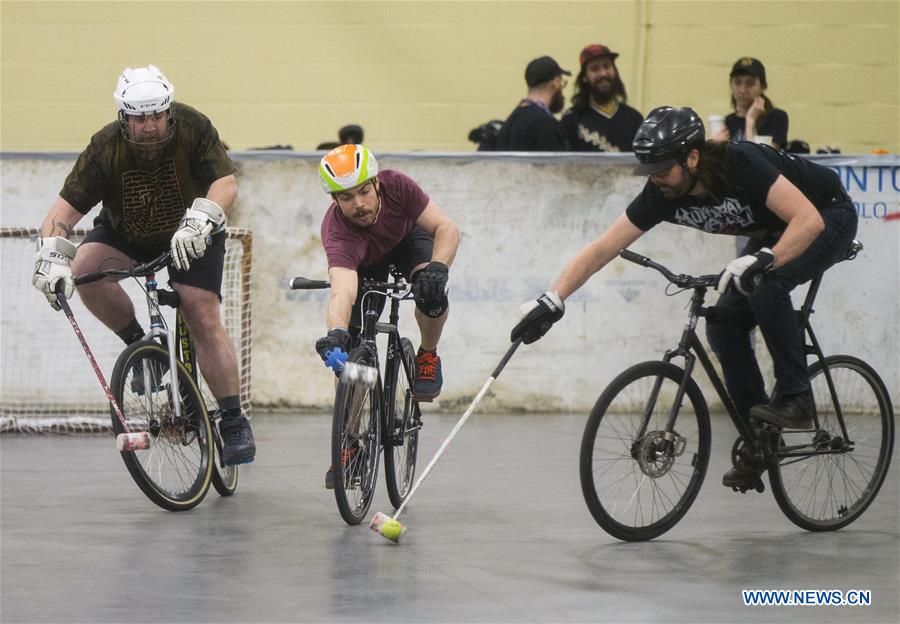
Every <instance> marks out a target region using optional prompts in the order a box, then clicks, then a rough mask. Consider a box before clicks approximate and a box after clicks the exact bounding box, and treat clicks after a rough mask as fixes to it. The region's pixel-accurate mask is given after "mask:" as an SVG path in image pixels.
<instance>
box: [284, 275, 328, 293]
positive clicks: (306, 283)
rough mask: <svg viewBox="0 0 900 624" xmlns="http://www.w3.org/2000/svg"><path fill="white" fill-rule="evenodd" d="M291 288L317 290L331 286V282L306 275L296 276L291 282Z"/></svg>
mask: <svg viewBox="0 0 900 624" xmlns="http://www.w3.org/2000/svg"><path fill="white" fill-rule="evenodd" d="M289 288H290V289H291V290H315V289H317V288H331V284H329V283H328V282H326V281H323V280H311V279H309V278H306V277H295V278H294V279H292V280H291V283H290V284H289Z"/></svg>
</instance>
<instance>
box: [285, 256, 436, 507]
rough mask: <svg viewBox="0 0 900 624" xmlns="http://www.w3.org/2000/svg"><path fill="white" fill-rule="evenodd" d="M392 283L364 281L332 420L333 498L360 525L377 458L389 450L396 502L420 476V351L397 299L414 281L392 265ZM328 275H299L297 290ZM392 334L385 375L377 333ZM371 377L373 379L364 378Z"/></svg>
mask: <svg viewBox="0 0 900 624" xmlns="http://www.w3.org/2000/svg"><path fill="white" fill-rule="evenodd" d="M390 275H391V277H392V280H391V281H387V282H379V281H374V280H363V281H362V284H361V285H360V289H361V291H362V292H363V297H362V302H361V308H362V330H361V332H360V334H359V337H358V339H357V340H356V341H355V344H353V345H352V347H351V349H350V353H349V355H348V357H347V361H346V364H344V365H343V368H342V372H341V376H340V379H339V381H338V384H337V391H336V395H335V401H334V413H333V418H332V425H331V465H332V469H333V471H334V497H335V501H336V502H337V506H338V510H339V511H340V513H341V517H342V518H343V519H344V521H345V522H346V523H347V524H359V523H360V522H361V521H362V520H363V518H365V516H366V513H367V512H368V510H369V506H370V505H371V504H372V497H373V495H374V493H375V484H376V481H377V480H378V462H379V457H380V455H381V452H382V450H383V451H384V474H385V480H386V484H387V491H388V497H389V498H390V501H391V504H392V505H393V506H394V508H395V509H396V508H398V507H400V505H402V504H403V501H404V500H405V499H406V497H407V496H408V495H409V491H410V489H411V488H412V485H413V482H414V479H415V474H416V456H417V453H418V448H419V430H420V429H421V428H422V414H421V412H420V411H419V403H418V401H416V400H415V398H414V396H413V387H414V386H413V382H414V380H415V377H416V352H415V349H413V345H412V342H410V341H409V339H407V338H404V337H402V336H401V335H400V332H399V330H398V325H397V323H398V321H399V316H400V302H401V301H407V300H411V299H412V298H413V293H412V288H411V285H410V284H409V283H408V282H407V281H406V279H405V278H404V276H403V275H402V273H400V272H399V271H397V269H396V268H395V267H394V266H391V267H390ZM328 287H330V284H329V283H328V282H324V281H315V280H309V279H306V278H305V277H297V278H294V279H293V280H291V283H290V288H291V289H292V290H307V289H316V288H328ZM381 297H387V298H388V299H390V315H389V317H388V322H387V323H381V322H379V320H378V318H379V315H380V311H381V310H380V301H379V300H380V298H381ZM378 334H386V335H387V355H386V357H385V364H384V376H383V377H382V371H381V367H380V363H379V358H378V346H377V344H376V337H377V335H378ZM367 377H368V378H367Z"/></svg>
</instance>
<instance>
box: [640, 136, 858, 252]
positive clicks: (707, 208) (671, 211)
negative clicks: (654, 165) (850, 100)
mask: <svg viewBox="0 0 900 624" xmlns="http://www.w3.org/2000/svg"><path fill="white" fill-rule="evenodd" d="M726 166H727V171H726V178H727V181H728V187H727V188H726V190H725V193H724V194H723V197H722V198H718V199H717V198H713V197H711V196H709V195H702V196H694V195H688V196H686V197H680V198H678V199H671V200H670V199H666V198H665V197H663V195H662V193H661V192H660V191H659V189H657V188H656V186H654V185H653V183H651V182H650V181H649V180H648V181H647V184H646V185H645V186H644V189H643V191H641V194H640V195H638V196H637V197H636V198H635V199H634V201H632V202H631V204H630V205H629V206H628V208H627V209H626V211H625V212H626V214H627V215H628V219H629V220H630V221H631V222H632V223H633V224H634V225H635V226H637V227H638V228H640V229H641V230H643V231H645V232H646V231H647V230H649V229H650V228H652V227H653V226H654V225H656V224H657V223H660V222H661V221H668V222H669V223H675V224H678V225H686V226H688V227H692V228H696V229H698V230H703V231H704V232H710V233H712V234H731V235H742V236H753V237H761V236H772V235H776V236H777V235H780V233H781V232H782V231H784V228H785V223H784V221H782V220H781V219H780V218H779V217H778V216H777V215H776V214H775V213H774V212H772V211H771V210H769V209H768V208H767V207H766V197H767V196H768V194H769V188H771V186H772V184H774V183H775V180H776V179H777V178H778V176H779V175H783V176H784V177H785V178H787V179H788V180H789V181H790V182H791V183H792V184H793V185H794V186H796V187H797V188H798V189H800V192H802V193H803V194H804V195H805V196H806V197H807V199H809V200H810V202H812V204H813V206H815V207H816V208H818V209H819V210H822V209H824V208H827V207H831V206H835V205H838V204H845V203H846V202H847V201H848V197H847V195H846V193H845V192H844V189H843V187H842V186H841V181H840V178H838V175H837V174H836V173H835V172H834V171H832V170H831V169H828V168H826V167H823V166H821V165H817V164H815V163H813V162H810V161H808V160H806V159H804V158H800V157H799V156H796V155H794V154H786V153H784V152H781V151H778V150H775V149H772V148H771V147H768V146H766V145H757V144H755V143H748V142H731V143H729V144H728V147H727V165H726Z"/></svg>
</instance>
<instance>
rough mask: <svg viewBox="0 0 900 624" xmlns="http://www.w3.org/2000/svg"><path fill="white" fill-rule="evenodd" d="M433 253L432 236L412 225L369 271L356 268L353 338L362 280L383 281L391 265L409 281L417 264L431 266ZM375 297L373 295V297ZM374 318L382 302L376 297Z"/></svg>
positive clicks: (356, 327)
mask: <svg viewBox="0 0 900 624" xmlns="http://www.w3.org/2000/svg"><path fill="white" fill-rule="evenodd" d="M433 251H434V236H432V235H431V234H429V233H428V232H427V231H425V229H424V228H422V227H420V226H418V225H414V226H413V229H412V230H410V231H409V234H407V235H406V236H405V237H404V238H403V240H401V241H400V242H399V243H397V246H396V247H394V248H393V249H392V250H391V251H390V252H389V253H388V254H387V255H386V256H384V257H383V258H381V259H380V260H379V261H378V264H374V265H372V266H370V267H364V268H363V267H360V268H358V269H357V270H356V274H357V276H358V277H359V286H358V287H357V291H356V303H354V304H353V312H352V314H351V315H350V330H351V334H352V335H354V336H355V335H356V334H357V333H358V332H359V330H360V326H361V321H360V319H361V318H362V311H361V308H360V305H361V303H362V296H363V294H364V293H363V290H362V281H363V280H364V279H371V280H377V281H379V282H384V281H387V278H388V268H389V267H390V265H392V264H393V265H394V266H395V267H397V269H399V270H400V272H401V273H403V275H404V277H406V279H407V281H411V280H412V270H413V269H414V268H415V267H417V266H419V265H420V264H428V263H429V262H431V254H432V252H433ZM373 296H375V295H373ZM377 300H378V314H379V316H380V315H381V312H382V310H384V303H385V299H384V297H383V296H377Z"/></svg>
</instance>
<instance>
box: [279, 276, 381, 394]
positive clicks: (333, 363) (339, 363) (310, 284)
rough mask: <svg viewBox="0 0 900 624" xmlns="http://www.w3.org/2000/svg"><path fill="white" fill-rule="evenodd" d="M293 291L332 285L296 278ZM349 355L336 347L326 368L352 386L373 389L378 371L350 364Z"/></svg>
mask: <svg viewBox="0 0 900 624" xmlns="http://www.w3.org/2000/svg"><path fill="white" fill-rule="evenodd" d="M289 286H290V289H291V290H315V289H321V288H329V287H331V284H329V283H328V282H326V281H323V280H311V279H307V278H305V277H295V278H294V279H292V280H291V282H290V285H289ZM349 355H350V354H349V353H347V352H346V351H344V350H343V349H341V348H339V347H336V348H334V349H329V350H328V351H326V352H325V366H327V367H328V368H330V369H331V370H333V371H334V372H335V374H336V375H338V376H340V378H341V381H344V382H346V383H349V384H352V385H362V386H365V387H366V388H371V387H373V386H374V385H375V382H376V381H378V370H376V369H375V367H373V366H366V365H365V364H358V363H356V362H348V361H347V358H348V357H349Z"/></svg>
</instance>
